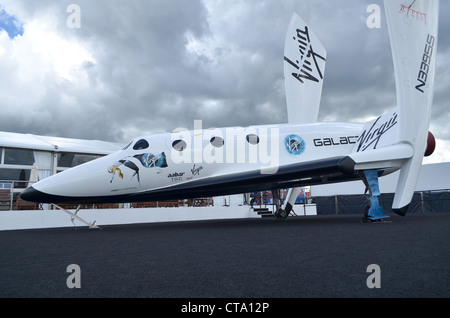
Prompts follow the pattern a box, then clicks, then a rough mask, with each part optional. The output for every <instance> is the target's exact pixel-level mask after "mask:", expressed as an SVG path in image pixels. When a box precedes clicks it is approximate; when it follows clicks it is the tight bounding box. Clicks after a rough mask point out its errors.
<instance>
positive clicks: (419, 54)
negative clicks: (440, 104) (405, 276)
mask: <svg viewBox="0 0 450 318" xmlns="http://www.w3.org/2000/svg"><path fill="white" fill-rule="evenodd" d="M405 3H407V4H405ZM384 6H385V10H386V17H387V22H388V27H389V36H390V40H391V48H392V54H393V58H394V70H395V84H396V90H397V105H398V107H399V113H400V116H399V122H398V142H399V143H405V144H409V145H411V146H412V147H413V149H414V155H413V156H412V157H411V158H410V159H408V160H405V161H404V162H403V163H402V165H401V170H400V176H399V180H398V183H397V189H396V193H395V197H394V203H393V206H392V209H393V211H395V212H396V213H399V214H402V215H404V213H405V212H406V209H407V207H408V205H409V203H410V201H411V198H412V196H413V194H414V190H415V187H416V183H417V179H418V177H419V173H420V167H421V165H422V159H423V155H424V153H425V148H426V142H427V137H428V129H429V124H430V117H431V106H432V103H433V86H434V73H435V66H436V53H437V52H436V51H437V38H438V18H439V0H410V1H405V0H385V1H384Z"/></svg>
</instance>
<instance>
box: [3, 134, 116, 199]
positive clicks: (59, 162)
mask: <svg viewBox="0 0 450 318" xmlns="http://www.w3.org/2000/svg"><path fill="white" fill-rule="evenodd" d="M122 146H123V145H122V144H117V143H112V142H105V141H99V140H82V139H72V138H60V137H48V136H38V135H32V134H18V133H11V132H0V201H5V200H1V198H3V199H5V198H6V197H7V196H10V197H11V205H10V207H11V206H12V200H13V199H14V200H15V199H16V198H17V197H18V195H19V193H20V192H21V191H22V190H23V189H25V188H26V187H27V186H28V182H29V180H30V177H31V172H32V169H33V165H35V167H37V171H38V176H37V179H38V180H41V179H44V178H46V177H48V176H51V175H53V174H56V173H58V172H60V171H63V170H66V169H69V168H71V167H74V166H77V165H79V164H82V163H85V162H88V161H90V160H93V159H96V158H99V157H101V156H104V155H107V154H110V153H113V152H115V151H117V150H119V149H120V148H122ZM3 203H6V202H3ZM5 205H6V204H3V206H5Z"/></svg>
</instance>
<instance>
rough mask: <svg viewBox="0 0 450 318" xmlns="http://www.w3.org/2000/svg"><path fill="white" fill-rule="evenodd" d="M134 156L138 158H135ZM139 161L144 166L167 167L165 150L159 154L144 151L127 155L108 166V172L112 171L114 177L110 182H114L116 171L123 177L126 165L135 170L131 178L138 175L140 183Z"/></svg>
mask: <svg viewBox="0 0 450 318" xmlns="http://www.w3.org/2000/svg"><path fill="white" fill-rule="evenodd" d="M133 158H134V159H137V160H133ZM137 163H140V164H141V165H142V166H143V167H144V168H155V167H159V168H166V167H167V160H166V154H165V153H164V152H162V153H160V154H159V155H154V154H152V153H142V154H139V155H134V156H129V157H125V158H124V159H121V160H119V161H117V162H116V163H114V164H113V165H112V166H111V167H109V168H108V172H109V173H112V178H111V180H110V181H109V182H110V183H112V182H113V180H114V177H115V175H116V173H117V175H118V176H119V178H121V179H123V172H122V170H121V169H123V167H126V168H128V169H131V170H133V171H134V173H133V175H132V177H131V178H132V179H133V178H134V177H135V176H136V179H137V181H138V182H139V183H140V176H139V167H138V165H137Z"/></svg>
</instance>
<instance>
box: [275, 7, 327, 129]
mask: <svg viewBox="0 0 450 318" xmlns="http://www.w3.org/2000/svg"><path fill="white" fill-rule="evenodd" d="M325 61H326V51H325V49H324V47H323V46H322V43H320V41H319V39H318V38H317V37H316V35H315V34H314V33H313V32H312V31H311V29H310V28H309V27H308V26H307V25H306V23H305V22H304V21H303V20H302V19H301V18H300V17H299V16H298V15H296V14H295V13H294V14H293V15H292V18H291V21H290V23H289V27H288V30H287V33H286V41H285V47H284V77H285V86H286V103H287V110H288V122H289V123H299V122H303V123H309V122H316V121H317V117H318V114H319V105H320V98H321V95H322V84H323V77H324V71H325Z"/></svg>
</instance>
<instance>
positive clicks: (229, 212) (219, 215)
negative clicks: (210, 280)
mask: <svg viewBox="0 0 450 318" xmlns="http://www.w3.org/2000/svg"><path fill="white" fill-rule="evenodd" d="M69 211H71V212H75V210H69ZM77 215H78V216H79V217H81V218H83V219H84V220H86V221H87V222H89V223H92V222H94V221H95V225H98V226H102V225H117V224H136V223H155V222H173V221H196V220H216V219H239V218H258V217H259V216H258V215H257V214H256V213H255V212H253V210H252V209H251V208H250V207H249V206H237V207H236V206H235V207H178V208H142V209H92V210H88V209H86V210H80V211H78V213H77ZM74 225H76V226H77V227H82V226H85V225H83V224H82V223H80V222H79V221H77V220H74V223H72V221H71V217H70V215H68V214H66V213H64V212H63V211H59V210H39V211H5V212H0V231H4V230H21V229H42V228H60V227H73V226H74Z"/></svg>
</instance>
